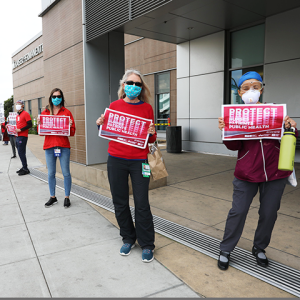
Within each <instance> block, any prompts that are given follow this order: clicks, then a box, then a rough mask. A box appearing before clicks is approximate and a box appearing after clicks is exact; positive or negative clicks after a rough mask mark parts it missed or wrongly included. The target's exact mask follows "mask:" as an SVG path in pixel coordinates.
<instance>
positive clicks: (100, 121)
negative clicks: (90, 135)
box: [96, 114, 104, 126]
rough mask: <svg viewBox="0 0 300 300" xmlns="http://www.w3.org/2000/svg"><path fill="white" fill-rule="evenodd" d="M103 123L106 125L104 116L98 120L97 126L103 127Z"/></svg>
mask: <svg viewBox="0 0 300 300" xmlns="http://www.w3.org/2000/svg"><path fill="white" fill-rule="evenodd" d="M103 123H104V115H103V114H102V115H101V117H100V118H98V119H97V121H96V124H97V125H98V126H101V125H103Z"/></svg>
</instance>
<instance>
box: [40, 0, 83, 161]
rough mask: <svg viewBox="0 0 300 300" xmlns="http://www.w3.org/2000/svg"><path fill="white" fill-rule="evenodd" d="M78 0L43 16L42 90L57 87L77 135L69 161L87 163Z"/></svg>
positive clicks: (80, 17)
mask: <svg viewBox="0 0 300 300" xmlns="http://www.w3.org/2000/svg"><path fill="white" fill-rule="evenodd" d="M81 5H82V4H81V0H64V1H60V2H59V3H58V4H57V5H55V6H54V7H53V8H52V9H51V10H50V11H49V12H48V13H46V14H45V15H44V16H43V36H44V73H45V77H44V80H45V85H44V93H45V95H46V97H47V98H48V97H49V95H50V92H51V90H52V89H53V88H56V87H57V88H60V89H61V90H62V91H63V93H64V97H65V101H66V103H65V106H66V107H67V108H68V109H69V110H70V111H71V112H72V114H73V116H74V119H75V124H76V134H75V136H74V137H70V143H71V148H72V150H71V160H72V161H75V162H79V163H83V164H85V163H86V148H85V115H84V110H85V108H84V81H83V45H82V42H83V37H82V6H81Z"/></svg>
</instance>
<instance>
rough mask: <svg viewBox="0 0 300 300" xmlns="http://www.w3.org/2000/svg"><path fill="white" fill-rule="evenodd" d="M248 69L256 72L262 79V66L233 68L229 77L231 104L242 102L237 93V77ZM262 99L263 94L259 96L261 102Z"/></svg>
mask: <svg viewBox="0 0 300 300" xmlns="http://www.w3.org/2000/svg"><path fill="white" fill-rule="evenodd" d="M249 71H255V72H257V73H258V74H259V75H260V76H261V78H262V79H264V77H263V66H259V67H252V68H246V69H240V70H235V71H231V72H230V78H231V94H230V97H231V101H230V103H231V104H244V102H243V100H242V99H241V97H240V96H239V94H238V86H237V85H238V82H239V79H240V78H241V77H242V75H243V74H245V73H247V72H249ZM262 99H263V94H262V95H261V96H260V102H262Z"/></svg>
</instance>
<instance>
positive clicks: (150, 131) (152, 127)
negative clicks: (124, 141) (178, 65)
mask: <svg viewBox="0 0 300 300" xmlns="http://www.w3.org/2000/svg"><path fill="white" fill-rule="evenodd" d="M148 133H149V134H154V133H155V127H154V124H153V123H151V124H150V126H149V128H148Z"/></svg>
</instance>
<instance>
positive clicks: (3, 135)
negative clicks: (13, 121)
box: [1, 121, 9, 145]
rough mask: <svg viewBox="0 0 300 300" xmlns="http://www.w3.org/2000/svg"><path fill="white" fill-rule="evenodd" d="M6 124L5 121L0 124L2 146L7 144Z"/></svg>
mask: <svg viewBox="0 0 300 300" xmlns="http://www.w3.org/2000/svg"><path fill="white" fill-rule="evenodd" d="M6 124H7V122H6V121H5V122H3V123H2V124H1V129H2V137H3V142H4V143H3V145H8V142H9V136H8V134H7V130H6Z"/></svg>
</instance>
